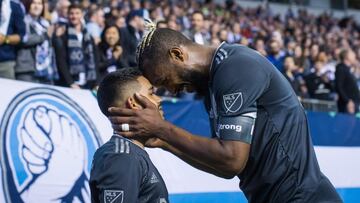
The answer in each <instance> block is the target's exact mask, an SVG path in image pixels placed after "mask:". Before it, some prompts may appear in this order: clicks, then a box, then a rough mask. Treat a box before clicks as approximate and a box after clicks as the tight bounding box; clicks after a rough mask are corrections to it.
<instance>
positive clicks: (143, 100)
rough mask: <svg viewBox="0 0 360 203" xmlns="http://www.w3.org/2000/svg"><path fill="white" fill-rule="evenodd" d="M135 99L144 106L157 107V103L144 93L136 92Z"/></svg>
mask: <svg viewBox="0 0 360 203" xmlns="http://www.w3.org/2000/svg"><path fill="white" fill-rule="evenodd" d="M135 99H136V100H137V101H138V102H139V103H140V105H141V106H142V107H143V108H156V105H155V104H154V103H152V102H151V101H150V100H149V99H148V98H146V97H145V96H144V95H142V94H139V93H135Z"/></svg>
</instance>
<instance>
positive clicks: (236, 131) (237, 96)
mask: <svg viewBox="0 0 360 203" xmlns="http://www.w3.org/2000/svg"><path fill="white" fill-rule="evenodd" d="M210 72H211V73H210V75H211V76H210V78H211V81H210V85H209V86H210V90H209V92H210V95H209V97H208V98H207V99H206V101H205V104H206V106H207V109H208V111H209V114H210V115H209V117H210V122H211V126H212V132H213V136H214V137H217V138H218V139H221V140H234V141H240V142H245V143H248V144H250V145H251V147H250V154H249V158H248V161H247V164H246V167H245V169H244V170H243V171H242V173H241V174H239V175H238V177H239V178H240V188H241V189H242V191H243V192H244V194H245V196H246V197H247V199H248V200H249V202H256V203H259V202H260V203H261V202H267V203H270V202H278V203H284V202H341V199H340V197H339V196H338V194H337V193H336V190H335V188H334V187H333V185H332V184H331V183H330V181H329V180H328V179H327V178H326V177H325V176H324V175H323V174H322V173H321V171H320V168H319V165H318V162H317V159H316V156H315V152H314V148H313V144H312V141H311V137H310V134H309V128H308V122H307V117H306V114H305V111H304V109H303V107H302V105H301V103H300V102H299V100H298V98H297V96H296V95H295V93H294V91H293V90H292V88H291V86H290V84H289V82H288V81H286V79H285V78H284V77H283V76H282V74H281V73H280V72H279V71H278V70H277V69H276V68H275V67H274V66H273V65H272V64H271V63H270V62H269V61H268V60H267V59H266V58H265V57H263V56H261V55H260V54H259V53H258V52H256V51H254V50H252V49H250V48H248V47H245V46H241V45H229V44H225V43H223V44H222V45H221V46H220V47H219V48H218V49H217V51H216V53H215V56H214V59H213V62H212V66H211V70H210Z"/></svg>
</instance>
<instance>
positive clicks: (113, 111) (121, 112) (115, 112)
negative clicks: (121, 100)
mask: <svg viewBox="0 0 360 203" xmlns="http://www.w3.org/2000/svg"><path fill="white" fill-rule="evenodd" d="M108 111H109V113H110V115H112V116H135V115H136V113H135V111H134V110H132V109H126V108H120V107H110V108H109V109H108Z"/></svg>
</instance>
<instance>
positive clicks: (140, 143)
mask: <svg viewBox="0 0 360 203" xmlns="http://www.w3.org/2000/svg"><path fill="white" fill-rule="evenodd" d="M130 140H131V141H132V143H134V144H136V145H137V146H139V147H140V148H141V149H144V148H145V146H144V143H143V142H141V141H139V140H135V139H130Z"/></svg>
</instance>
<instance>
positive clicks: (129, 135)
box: [115, 130, 136, 139]
mask: <svg viewBox="0 0 360 203" xmlns="http://www.w3.org/2000/svg"><path fill="white" fill-rule="evenodd" d="M115 133H117V134H119V135H121V136H123V137H126V138H129V139H132V138H136V134H135V133H134V132H122V131H117V130H115Z"/></svg>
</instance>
